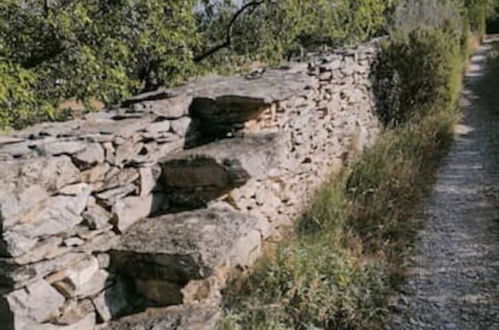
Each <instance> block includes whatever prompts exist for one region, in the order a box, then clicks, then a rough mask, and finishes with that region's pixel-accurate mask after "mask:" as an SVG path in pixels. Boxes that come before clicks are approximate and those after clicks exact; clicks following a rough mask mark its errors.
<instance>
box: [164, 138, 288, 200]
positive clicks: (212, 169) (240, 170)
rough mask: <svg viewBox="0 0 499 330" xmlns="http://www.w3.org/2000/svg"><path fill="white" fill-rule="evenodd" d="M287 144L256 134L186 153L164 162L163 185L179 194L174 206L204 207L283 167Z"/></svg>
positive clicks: (183, 152)
mask: <svg viewBox="0 0 499 330" xmlns="http://www.w3.org/2000/svg"><path fill="white" fill-rule="evenodd" d="M284 143H285V140H284V139H283V138H282V137H281V136H280V135H277V134H254V135H248V136H246V137H244V138H235V139H229V140H222V141H218V142H214V143H211V144H208V145H204V146H202V147H198V148H194V149H190V150H185V151H182V152H180V153H177V154H174V155H172V156H169V157H167V158H165V159H163V160H161V161H160V163H161V167H162V173H161V177H160V182H161V184H162V185H163V186H164V187H165V190H166V191H168V192H173V193H174V194H176V197H177V198H178V200H172V203H174V204H176V203H178V204H182V203H184V202H183V200H185V201H187V204H188V205H189V203H190V205H191V206H195V205H199V204H201V205H203V204H205V203H206V202H208V201H210V200H213V199H215V198H217V197H219V196H222V195H224V194H226V193H227V192H229V191H231V190H232V189H234V188H237V187H240V186H242V185H243V184H244V183H246V181H248V179H250V178H255V179H258V178H262V177H264V176H265V175H266V173H268V171H270V170H271V169H272V168H276V167H278V166H280V165H282V164H283V163H284V162H285V161H286V155H285V151H286V148H285V147H284ZM182 195H185V198H182V197H183V196H182Z"/></svg>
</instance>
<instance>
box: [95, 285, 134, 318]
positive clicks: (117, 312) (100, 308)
mask: <svg viewBox="0 0 499 330" xmlns="http://www.w3.org/2000/svg"><path fill="white" fill-rule="evenodd" d="M130 294H131V288H130V283H127V282H126V281H124V280H122V279H118V281H117V282H116V283H115V284H114V285H112V286H110V287H109V288H107V289H106V290H104V291H103V292H102V293H100V294H99V295H98V296H96V297H95V298H93V299H92V302H93V304H94V306H95V310H96V311H97V313H98V315H99V319H100V320H101V321H102V322H107V321H109V320H111V319H114V318H117V317H118V316H122V315H123V314H126V312H127V311H128V310H129V309H130V307H131V302H130V301H129V298H130ZM135 299H137V297H135Z"/></svg>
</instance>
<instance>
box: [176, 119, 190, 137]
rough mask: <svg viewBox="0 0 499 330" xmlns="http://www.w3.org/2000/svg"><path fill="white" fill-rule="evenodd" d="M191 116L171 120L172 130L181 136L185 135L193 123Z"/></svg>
mask: <svg viewBox="0 0 499 330" xmlns="http://www.w3.org/2000/svg"><path fill="white" fill-rule="evenodd" d="M191 121H192V120H191V118H189V117H183V118H180V119H177V120H173V121H172V122H171V127H172V132H173V133H175V134H177V135H179V136H185V135H186V133H187V131H188V129H189V126H190V125H191Z"/></svg>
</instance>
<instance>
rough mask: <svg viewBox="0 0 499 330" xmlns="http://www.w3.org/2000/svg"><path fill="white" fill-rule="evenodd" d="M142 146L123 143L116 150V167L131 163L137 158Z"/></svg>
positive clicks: (140, 144)
mask: <svg viewBox="0 0 499 330" xmlns="http://www.w3.org/2000/svg"><path fill="white" fill-rule="evenodd" d="M143 146H144V145H143V144H142V143H133V142H132V141H125V142H124V143H123V144H121V145H119V146H118V147H117V148H116V158H115V160H114V162H115V163H116V164H117V165H124V164H126V163H128V162H130V161H132V160H133V159H134V158H135V156H137V155H138V154H139V152H140V150H141V149H142V147H143Z"/></svg>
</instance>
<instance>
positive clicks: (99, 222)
mask: <svg viewBox="0 0 499 330" xmlns="http://www.w3.org/2000/svg"><path fill="white" fill-rule="evenodd" d="M82 216H83V219H84V220H85V224H86V225H87V226H88V227H89V228H90V229H92V230H99V229H102V228H105V227H106V226H108V225H109V220H111V218H112V214H111V213H109V212H108V211H107V210H106V209H104V208H103V207H102V206H100V205H98V204H96V203H93V204H89V205H88V207H87V210H86V211H85V212H83V214H82Z"/></svg>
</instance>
